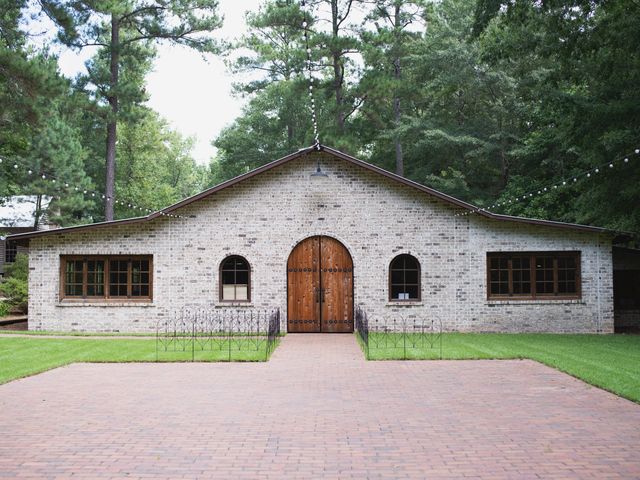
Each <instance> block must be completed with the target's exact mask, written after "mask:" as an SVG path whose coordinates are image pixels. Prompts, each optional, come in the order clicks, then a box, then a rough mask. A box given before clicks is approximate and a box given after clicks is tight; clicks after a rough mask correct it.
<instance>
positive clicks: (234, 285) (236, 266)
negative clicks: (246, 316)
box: [220, 255, 251, 302]
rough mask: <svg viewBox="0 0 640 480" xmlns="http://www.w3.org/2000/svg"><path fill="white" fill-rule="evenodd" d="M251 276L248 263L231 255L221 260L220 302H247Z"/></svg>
mask: <svg viewBox="0 0 640 480" xmlns="http://www.w3.org/2000/svg"><path fill="white" fill-rule="evenodd" d="M250 276H251V270H250V268H249V262H247V261H246V260H245V259H244V258H243V257H240V256H238V255H233V256H231V257H227V258H226V259H224V260H223V262H222V265H221V266H220V278H221V281H220V300H222V301H225V302H248V301H249V292H250V283H249V279H250Z"/></svg>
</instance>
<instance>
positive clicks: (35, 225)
mask: <svg viewBox="0 0 640 480" xmlns="http://www.w3.org/2000/svg"><path fill="white" fill-rule="evenodd" d="M40 217H42V194H38V195H36V211H35V212H34V219H33V229H34V230H38V227H39V226H40Z"/></svg>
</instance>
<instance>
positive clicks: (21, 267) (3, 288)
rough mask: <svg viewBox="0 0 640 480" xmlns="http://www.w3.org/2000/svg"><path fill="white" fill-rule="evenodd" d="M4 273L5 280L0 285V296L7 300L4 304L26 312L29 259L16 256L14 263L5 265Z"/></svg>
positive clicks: (20, 254) (20, 255)
mask: <svg viewBox="0 0 640 480" xmlns="http://www.w3.org/2000/svg"><path fill="white" fill-rule="evenodd" d="M5 272H6V276H5V279H4V280H3V281H2V282H1V283H0V294H2V295H3V296H4V297H6V298H7V301H6V304H8V305H9V306H10V307H12V308H17V309H18V310H21V311H23V312H26V311H27V305H28V303H29V292H28V289H29V284H28V276H29V257H28V256H27V255H25V254H24V253H19V254H17V255H16V261H15V262H14V263H12V264H11V263H9V264H7V265H6V267H5ZM0 316H1V315H0Z"/></svg>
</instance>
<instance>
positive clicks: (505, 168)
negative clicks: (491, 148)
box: [498, 115, 509, 190]
mask: <svg viewBox="0 0 640 480" xmlns="http://www.w3.org/2000/svg"><path fill="white" fill-rule="evenodd" d="M502 126H503V122H502V115H500V119H499V120H498V131H499V132H500V167H501V171H502V188H501V190H504V188H506V186H507V183H509V159H508V158H507V152H506V150H507V145H506V143H505V141H504V137H505V133H504V131H503V130H502Z"/></svg>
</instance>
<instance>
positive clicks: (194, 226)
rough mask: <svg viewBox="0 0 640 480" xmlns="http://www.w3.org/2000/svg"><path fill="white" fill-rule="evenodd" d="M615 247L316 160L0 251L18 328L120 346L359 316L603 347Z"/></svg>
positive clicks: (573, 230) (296, 160)
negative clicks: (232, 314) (256, 321)
mask: <svg viewBox="0 0 640 480" xmlns="http://www.w3.org/2000/svg"><path fill="white" fill-rule="evenodd" d="M614 238H615V234H614V233H613V232H611V231H609V230H606V229H604V228H598V227H593V226H585V225H575V224H567V223H561V222H553V221H546V220H535V219H529V218H519V217H512V216H506V215H498V214H494V213H490V212H487V211H483V210H480V211H478V210H477V208H475V207H474V206H473V205H470V204H468V203H465V202H463V201H461V200H458V199H456V198H453V197H451V196H448V195H445V194H443V193H441V192H438V191H436V190H433V189H431V188H428V187H425V186H424V185H421V184H418V183H415V182H412V181H410V180H407V179H406V178H403V177H400V176H397V175H395V174H393V173H389V172H387V171H385V170H383V169H381V168H378V167H376V166H373V165H371V164H368V163H366V162H363V161H361V160H358V159H356V158H353V157H351V156H349V155H346V154H344V153H341V152H339V151H337V150H335V149H332V148H329V147H326V146H319V147H310V148H306V149H302V150H300V151H298V152H295V153H293V154H291V155H288V156H286V157H284V158H281V159H279V160H276V161H274V162H271V163H269V164H267V165H265V166H263V167H260V168H258V169H256V170H253V171H251V172H248V173H246V174H244V175H241V176H239V177H237V178H234V179H232V180H229V181H227V182H224V183H222V184H220V185H217V186H215V187H213V188H210V189H208V190H205V191H204V192H202V193H199V194H197V195H195V196H193V197H190V198H187V199H185V200H183V201H181V202H178V203H176V204H175V205H172V206H170V207H167V208H165V209H164V210H161V211H158V212H155V213H153V214H151V215H148V216H146V217H141V218H130V219H126V220H117V221H113V222H103V223H97V224H91V225H83V226H76V227H68V228H60V229H56V230H49V231H39V232H28V233H22V234H18V235H12V236H11V239H13V240H15V241H17V242H21V243H22V244H28V246H29V256H30V278H29V289H30V298H29V327H30V328H31V329H36V330H37V329H43V330H84V331H124V332H134V331H140V332H145V331H146V332H148V331H154V329H155V327H156V324H157V322H159V321H161V320H162V319H165V318H167V317H170V316H171V315H176V312H179V311H180V309H181V308H183V307H186V306H188V305H201V306H205V307H206V308H210V309H245V310H246V309H249V310H251V309H256V310H257V309H266V308H279V309H280V312H281V316H280V318H281V321H282V327H283V329H285V331H288V332H351V331H353V328H354V309H355V308H356V307H357V306H361V307H363V308H364V309H365V310H366V311H367V312H368V314H369V316H370V317H371V318H377V319H379V320H380V321H381V322H383V323H384V322H389V325H391V324H392V322H393V320H394V319H398V318H399V317H403V318H407V319H411V318H419V319H429V318H437V319H438V320H439V321H441V322H442V325H443V327H444V329H445V330H451V331H464V332H571V333H578V332H580V333H593V332H613V331H614V309H613V307H614V303H613V263H612V245H613V242H614Z"/></svg>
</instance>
